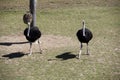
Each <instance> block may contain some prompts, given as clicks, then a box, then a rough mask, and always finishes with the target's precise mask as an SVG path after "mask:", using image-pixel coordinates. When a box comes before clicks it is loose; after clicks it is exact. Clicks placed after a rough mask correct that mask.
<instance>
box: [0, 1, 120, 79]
mask: <svg viewBox="0 0 120 80" xmlns="http://www.w3.org/2000/svg"><path fill="white" fill-rule="evenodd" d="M6 1H7V0H6ZM51 1H52V0H51ZM53 1H54V2H56V3H57V2H59V1H60V0H59V1H57V0H53ZM76 1H77V0H76ZM43 2H44V1H43ZM46 2H47V1H46ZM60 2H61V1H60ZM89 4H90V3H89ZM24 12H25V11H24V10H22V11H14V10H13V11H12V10H11V11H9V10H8V11H4V10H2V11H0V36H5V35H13V34H14V35H18V34H22V33H23V30H24V28H25V27H26V25H24V23H23V22H22V16H23V14H24ZM119 14H120V8H119V7H115V6H112V7H106V6H101V7H98V6H93V5H92V6H86V7H85V6H83V7H81V5H80V6H71V7H70V8H69V7H61V8H53V9H48V8H45V9H42V10H38V11H37V25H38V27H39V28H40V30H41V31H42V33H43V35H46V34H52V35H61V36H67V37H71V38H72V39H73V40H75V41H76V42H77V38H76V35H75V34H76V32H77V30H78V29H80V28H81V27H82V24H81V21H82V20H83V19H84V20H85V21H86V26H87V28H89V29H90V30H91V31H92V32H93V35H94V37H93V39H92V40H91V42H90V52H91V55H90V56H87V55H82V56H81V59H80V60H78V59H76V58H73V59H68V60H63V61H61V60H59V59H56V58H55V57H56V56H57V55H60V54H63V53H65V52H71V54H77V53H78V50H79V42H78V45H76V47H75V46H69V45H68V46H67V47H60V48H54V49H48V50H46V51H45V52H44V54H33V55H32V56H24V57H21V58H14V59H9V60H6V59H5V60H4V59H0V80H8V79H9V80H119V79H120V54H119V53H120V35H119V34H120V23H119V21H120V18H119V17H120V15H119ZM0 46H1V45H0ZM84 50H85V47H84V48H83V54H84V53H85V51H84ZM6 53H9V52H7V50H6V51H0V56H2V55H3V54H6ZM49 59H53V60H52V61H48V60H49Z"/></svg>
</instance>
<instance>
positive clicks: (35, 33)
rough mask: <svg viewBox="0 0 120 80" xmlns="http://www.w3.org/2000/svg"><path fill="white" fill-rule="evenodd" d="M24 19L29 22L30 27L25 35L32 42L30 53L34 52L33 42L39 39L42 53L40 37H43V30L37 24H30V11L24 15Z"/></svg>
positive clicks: (26, 22) (25, 31)
mask: <svg viewBox="0 0 120 80" xmlns="http://www.w3.org/2000/svg"><path fill="white" fill-rule="evenodd" d="M23 21H24V23H25V24H28V28H26V29H25V30H24V35H25V37H26V39H27V40H28V41H29V42H30V52H29V54H30V55H31V54H32V43H33V42H35V41H37V40H38V45H39V49H40V53H42V50H41V47H40V41H39V38H40V37H41V32H40V30H39V28H38V27H36V26H32V27H31V26H30V23H31V21H32V15H31V14H30V13H27V14H25V15H24V16H23Z"/></svg>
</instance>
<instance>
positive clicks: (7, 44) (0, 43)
mask: <svg viewBox="0 0 120 80" xmlns="http://www.w3.org/2000/svg"><path fill="white" fill-rule="evenodd" d="M26 43H29V42H28V41H24V42H0V45H2V46H11V45H13V44H26Z"/></svg>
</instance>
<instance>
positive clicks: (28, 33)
mask: <svg viewBox="0 0 120 80" xmlns="http://www.w3.org/2000/svg"><path fill="white" fill-rule="evenodd" d="M29 35H30V23H29V22H28V32H27V36H28V37H29Z"/></svg>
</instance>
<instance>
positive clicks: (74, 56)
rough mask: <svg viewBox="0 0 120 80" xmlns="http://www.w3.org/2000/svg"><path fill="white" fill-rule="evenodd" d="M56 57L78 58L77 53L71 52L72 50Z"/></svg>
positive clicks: (63, 58)
mask: <svg viewBox="0 0 120 80" xmlns="http://www.w3.org/2000/svg"><path fill="white" fill-rule="evenodd" d="M56 58H58V59H61V60H68V59H73V58H76V55H74V54H71V52H65V53H62V54H60V55H57V56H56Z"/></svg>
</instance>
